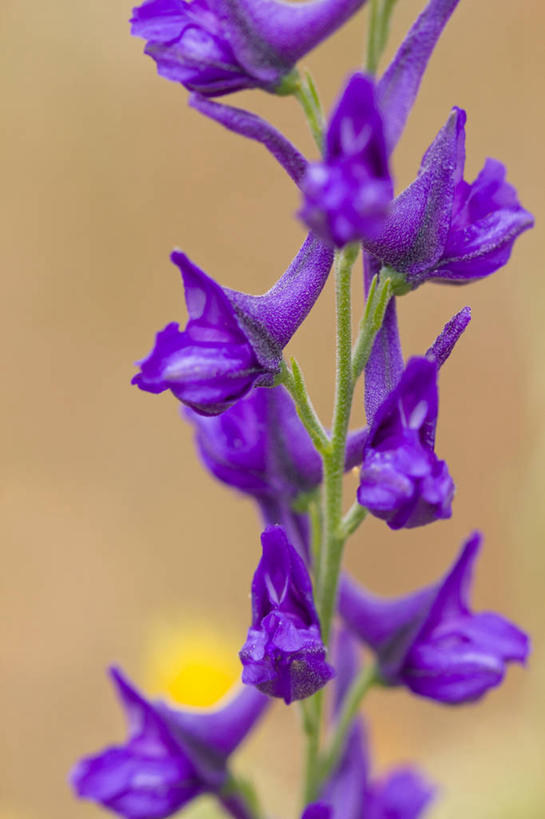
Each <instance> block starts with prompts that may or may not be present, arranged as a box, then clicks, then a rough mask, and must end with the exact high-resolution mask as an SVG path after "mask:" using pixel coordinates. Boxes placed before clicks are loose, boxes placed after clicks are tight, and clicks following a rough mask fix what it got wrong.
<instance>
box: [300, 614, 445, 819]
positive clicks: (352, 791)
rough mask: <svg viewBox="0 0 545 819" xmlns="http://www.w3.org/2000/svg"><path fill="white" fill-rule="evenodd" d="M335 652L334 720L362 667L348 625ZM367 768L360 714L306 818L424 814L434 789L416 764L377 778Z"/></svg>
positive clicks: (403, 818) (389, 818)
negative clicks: (415, 768) (372, 776)
mask: <svg viewBox="0 0 545 819" xmlns="http://www.w3.org/2000/svg"><path fill="white" fill-rule="evenodd" d="M335 656H336V663H335V668H336V670H337V678H336V680H335V692H334V710H333V723H335V721H336V719H337V718H338V715H339V712H340V711H341V709H342V706H343V705H344V701H345V698H346V695H347V692H348V691H349V689H350V685H351V683H352V682H353V680H354V678H355V676H356V673H357V671H358V670H359V668H358V666H359V662H358V659H357V656H356V653H355V646H354V638H353V637H351V636H350V634H349V633H348V632H347V631H345V630H342V631H340V632H339V633H338V635H337V640H336V644H335ZM369 769H370V764H369V742H368V738H367V731H366V728H365V725H364V722H363V720H362V719H361V718H360V717H356V718H355V719H354V721H353V722H352V725H351V727H350V728H349V730H348V733H347V735H346V738H345V742H344V747H343V750H342V754H341V756H340V759H339V760H338V762H337V764H336V765H335V767H334V769H333V771H332V772H331V774H330V775H329V776H328V778H327V780H326V782H325V783H324V784H323V785H322V787H321V790H320V794H319V798H318V801H316V802H315V803H313V804H311V805H309V806H307V808H306V809H305V811H304V813H303V816H302V819H418V817H421V816H423V815H424V812H425V810H426V808H427V807H428V806H429V805H430V803H431V801H432V799H433V797H434V792H435V789H434V788H433V787H431V786H430V785H429V784H428V783H427V782H426V781H425V780H424V779H423V778H422V776H421V775H420V774H419V773H418V772H417V771H416V770H414V769H413V768H410V767H407V766H404V767H400V768H395V769H394V770H392V771H390V772H389V773H387V774H386V775H385V776H382V777H380V778H378V779H374V778H371V776H370V770H369Z"/></svg>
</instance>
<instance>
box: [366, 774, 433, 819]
mask: <svg viewBox="0 0 545 819" xmlns="http://www.w3.org/2000/svg"><path fill="white" fill-rule="evenodd" d="M434 796H435V788H433V787H432V786H431V785H429V784H428V783H427V782H425V781H424V780H423V779H422V777H421V776H420V775H419V774H418V773H417V772H416V771H414V770H412V769H411V768H398V769H396V770H394V771H392V772H391V773H389V774H388V776H386V777H385V778H384V779H382V780H380V781H378V782H374V783H373V784H372V785H371V786H370V787H369V789H368V792H367V796H366V805H365V807H366V812H365V819H418V817H420V816H423V814H424V811H425V810H426V808H427V807H429V805H430V802H432V801H433V798H434Z"/></svg>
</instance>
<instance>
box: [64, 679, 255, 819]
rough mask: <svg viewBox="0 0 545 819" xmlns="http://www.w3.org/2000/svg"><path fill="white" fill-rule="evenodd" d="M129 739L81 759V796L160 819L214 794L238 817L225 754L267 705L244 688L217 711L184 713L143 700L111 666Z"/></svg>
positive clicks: (135, 818)
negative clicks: (227, 786) (196, 800)
mask: <svg viewBox="0 0 545 819" xmlns="http://www.w3.org/2000/svg"><path fill="white" fill-rule="evenodd" d="M111 674H112V679H113V682H114V685H115V687H116V693H117V696H118V697H119V700H120V702H121V705H122V707H123V709H124V711H125V714H126V717H127V721H128V726H129V735H128V738H127V741H126V742H125V744H124V745H119V746H113V747H110V748H107V749H106V750H105V751H102V752H101V753H99V754H97V755H95V756H90V757H85V758H84V759H82V760H81V761H80V762H79V763H78V764H77V765H76V767H75V768H74V770H73V771H72V775H71V781H72V785H73V787H74V789H75V791H76V793H77V794H78V796H80V797H82V798H84V799H91V800H93V801H95V802H99V803H100V804H102V805H103V806H104V807H106V808H109V809H110V810H112V811H115V812H116V813H118V814H119V815H120V816H124V817H126V819H163V817H166V816H171V815H172V814H174V813H175V812H176V811H178V810H180V808H182V807H183V806H184V805H187V803H188V802H190V801H191V800H193V799H195V798H196V797H197V796H200V795H201V794H204V793H212V794H215V795H216V796H217V797H218V799H220V801H222V802H223V804H224V807H225V808H226V809H227V810H228V811H229V812H230V813H232V815H233V816H235V817H239V819H240V817H245V816H247V815H248V814H247V813H245V812H244V806H243V804H239V803H238V799H239V798H238V797H234V796H233V795H232V794H229V792H228V789H226V787H225V786H226V784H227V783H228V780H229V771H228V768H227V763H228V758H229V756H230V755H231V754H232V753H233V752H234V751H235V750H236V748H237V747H238V746H239V745H240V743H241V742H242V741H243V740H244V738H245V737H246V735H247V734H248V733H249V731H250V730H251V729H252V728H253V727H254V725H255V723H256V722H257V720H258V719H259V718H260V717H261V715H262V714H263V712H264V710H265V709H266V707H267V702H268V699H267V697H265V696H263V695H262V694H260V693H259V692H258V691H255V690H254V689H248V688H246V687H244V688H243V689H242V690H241V691H240V692H239V693H237V694H236V695H235V696H234V698H233V699H231V700H230V701H229V702H227V704H226V705H224V706H223V707H221V708H219V709H218V710H216V711H208V712H206V711H202V712H201V711H196V710H190V711H184V710H180V709H175V708H172V707H170V706H168V705H167V704H165V703H163V702H150V701H149V700H147V699H145V698H144V697H143V696H142V695H141V694H140V693H139V692H138V691H137V690H136V689H135V688H134V686H133V685H132V684H131V683H130V682H129V681H128V680H127V678H126V677H125V676H124V675H123V674H122V673H121V671H119V670H118V669H112V672H111Z"/></svg>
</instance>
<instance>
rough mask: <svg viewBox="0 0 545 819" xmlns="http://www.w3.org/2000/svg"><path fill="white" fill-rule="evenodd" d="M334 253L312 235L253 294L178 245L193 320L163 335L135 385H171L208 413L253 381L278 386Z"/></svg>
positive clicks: (160, 388) (176, 257) (175, 257)
mask: <svg viewBox="0 0 545 819" xmlns="http://www.w3.org/2000/svg"><path fill="white" fill-rule="evenodd" d="M332 256H333V254H332V252H331V250H330V249H329V248H327V247H326V246H325V245H323V244H322V243H321V242H320V241H319V240H318V239H316V238H315V237H314V236H312V235H310V236H309V237H308V238H307V239H306V241H305V243H304V244H303V246H302V248H301V250H300V251H299V253H298V254H297V256H296V257H295V259H294V261H293V262H292V264H291V265H290V267H289V268H288V270H287V271H286V273H285V274H284V275H283V276H282V277H281V278H280V279H279V281H278V282H277V283H276V284H275V286H274V287H273V288H272V289H271V290H270V291H269V292H268V293H266V294H265V295H263V296H248V295H246V294H245V293H239V292H236V291H234V290H229V289H227V288H224V287H221V286H220V285H219V284H217V283H216V282H215V281H214V280H213V279H211V278H210V277H209V276H207V275H206V273H204V272H203V271H202V270H200V269H199V268H198V267H197V266H196V265H194V264H193V262H191V261H190V260H189V259H188V257H187V256H186V255H185V254H183V253H180V252H178V251H175V252H174V253H173V254H172V257H171V258H172V261H173V262H174V263H175V264H176V265H178V267H179V268H180V271H181V273H182V277H183V281H184V287H185V298H186V303H187V310H188V313H189V321H188V323H187V326H186V328H185V330H184V331H183V332H182V331H180V329H179V326H178V324H175V323H172V324H168V325H167V326H166V327H165V329H164V330H162V331H161V332H160V333H158V334H157V337H156V340H155V346H154V348H153V350H152V351H151V353H150V354H149V355H148V357H147V358H145V359H143V360H142V361H141V362H140V372H139V373H138V374H137V375H136V376H135V377H134V378H133V384H136V385H137V386H138V387H140V389H142V390H146V391H147V392H152V393H160V392H164V391H165V390H171V392H172V393H173V395H174V396H175V397H176V398H178V400H179V401H182V402H183V403H184V404H187V406H189V407H191V408H192V409H194V410H195V411H196V412H199V413H201V414H203V415H217V414H218V413H220V412H223V411H224V410H226V409H227V407H229V406H231V405H232V404H234V403H235V401H238V400H239V399H240V398H242V397H243V396H244V395H246V394H247V393H248V392H249V391H250V390H251V389H252V387H254V386H256V387H259V386H271V385H272V383H273V381H274V378H275V376H276V375H277V374H278V373H279V371H280V365H281V361H282V349H283V347H284V346H285V345H286V344H287V343H288V341H289V340H290V338H291V337H292V335H293V334H294V333H295V331H296V330H297V328H298V327H299V325H300V324H301V322H302V321H303V320H304V319H305V318H306V316H307V315H308V313H309V312H310V310H311V308H312V306H313V305H314V302H315V301H316V299H317V298H318V296H319V295H320V292H321V290H322V288H323V286H324V284H325V281H326V279H327V276H328V274H329V270H330V267H331V262H332Z"/></svg>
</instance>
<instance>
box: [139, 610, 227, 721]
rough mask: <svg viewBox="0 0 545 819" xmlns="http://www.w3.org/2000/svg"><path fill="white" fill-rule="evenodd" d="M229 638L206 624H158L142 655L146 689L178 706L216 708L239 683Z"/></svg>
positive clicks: (153, 628)
mask: <svg viewBox="0 0 545 819" xmlns="http://www.w3.org/2000/svg"><path fill="white" fill-rule="evenodd" d="M240 673H241V666H240V662H239V659H238V646H237V645H236V643H235V640H234V639H233V637H232V635H229V634H227V633H223V632H222V631H221V629H219V628H218V629H214V628H213V627H211V626H210V625H209V624H202V623H189V624H188V623H187V621H185V622H184V623H177V624H174V623H172V622H170V623H169V622H166V621H162V622H158V623H156V624H155V625H154V626H153V627H152V628H151V629H150V634H149V638H148V645H147V649H146V651H145V655H144V676H145V678H146V680H147V685H146V689H147V690H149V691H150V692H153V693H154V694H157V695H161V696H168V697H170V699H172V700H173V701H174V702H176V703H178V704H180V705H190V706H196V707H202V708H206V707H210V706H212V705H215V704H216V703H217V702H218V701H219V700H220V699H221V698H222V697H223V696H224V695H225V694H226V693H227V692H228V691H229V689H230V688H231V687H232V686H233V685H234V684H235V683H236V682H237V681H239V680H240Z"/></svg>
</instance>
